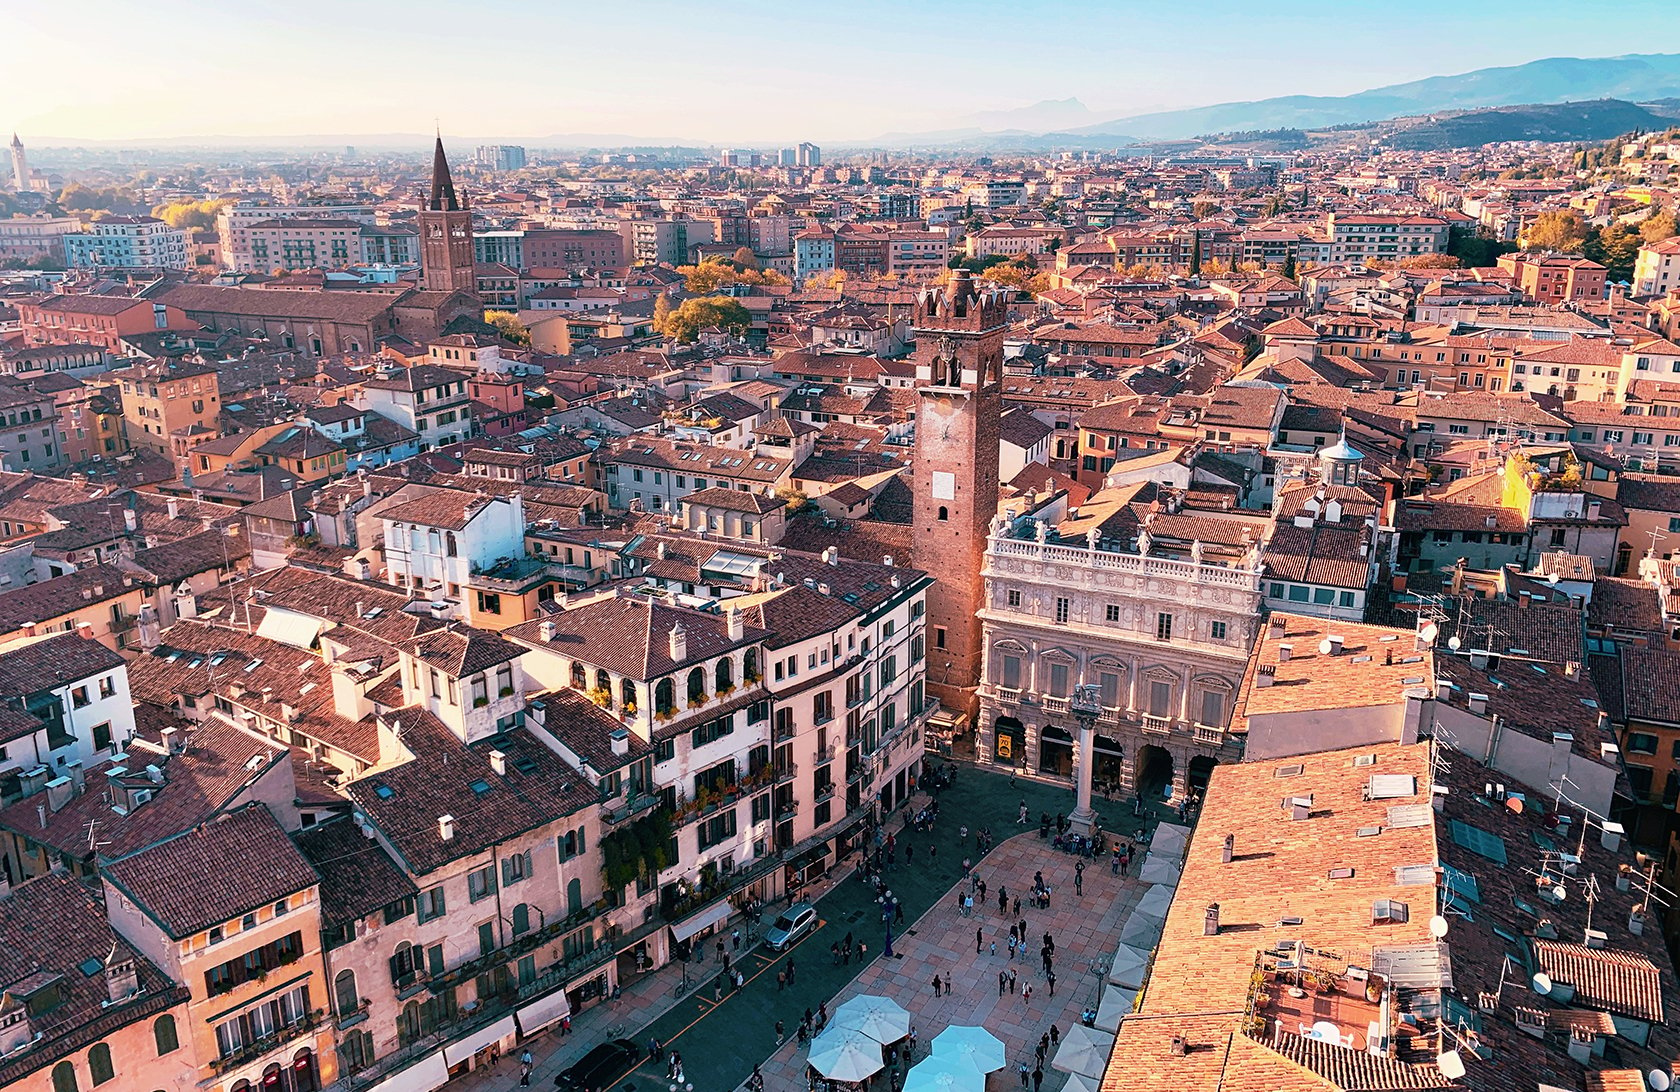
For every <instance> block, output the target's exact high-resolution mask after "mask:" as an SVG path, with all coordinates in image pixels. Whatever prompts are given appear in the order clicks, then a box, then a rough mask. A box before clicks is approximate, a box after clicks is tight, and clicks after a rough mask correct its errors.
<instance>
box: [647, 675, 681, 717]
mask: <svg viewBox="0 0 1680 1092" xmlns="http://www.w3.org/2000/svg"><path fill="white" fill-rule="evenodd" d="M676 706H677V688H676V685H675V684H674V683H672V682H671V680H670V679H660V680H659V682H657V683H655V684H654V687H653V708H654V709H655V710H656V711H658V712H659V713H661V714H665V715H669V714H671V713H672V712H674V711H675V709H676Z"/></svg>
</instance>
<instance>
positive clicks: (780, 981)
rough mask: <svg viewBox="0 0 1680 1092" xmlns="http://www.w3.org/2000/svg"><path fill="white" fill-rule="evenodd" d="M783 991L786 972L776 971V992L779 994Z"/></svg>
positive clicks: (785, 982)
mask: <svg viewBox="0 0 1680 1092" xmlns="http://www.w3.org/2000/svg"><path fill="white" fill-rule="evenodd" d="M785 989H787V972H786V971H777V972H776V992H777V993H780V992H782V991H783V990H785Z"/></svg>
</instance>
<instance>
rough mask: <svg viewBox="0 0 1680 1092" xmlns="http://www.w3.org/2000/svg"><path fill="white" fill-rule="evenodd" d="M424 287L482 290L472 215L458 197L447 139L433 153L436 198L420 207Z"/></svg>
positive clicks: (441, 289)
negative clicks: (445, 151)
mask: <svg viewBox="0 0 1680 1092" xmlns="http://www.w3.org/2000/svg"><path fill="white" fill-rule="evenodd" d="M419 227H420V287H422V288H424V289H426V290H428V291H435V292H472V293H474V294H476V293H477V291H478V275H477V272H476V270H475V269H474V267H473V238H472V213H471V212H470V211H468V208H467V202H466V200H465V199H464V198H463V199H459V200H458V199H457V198H456V196H455V181H454V179H452V178H450V177H449V160H448V159H446V158H444V154H443V137H441V136H440V137H438V139H437V147H436V148H435V149H434V150H433V151H432V195H431V196H430V197H428V198H427V199H426V201H425V202H424V203H423V204H421V206H420V223H419Z"/></svg>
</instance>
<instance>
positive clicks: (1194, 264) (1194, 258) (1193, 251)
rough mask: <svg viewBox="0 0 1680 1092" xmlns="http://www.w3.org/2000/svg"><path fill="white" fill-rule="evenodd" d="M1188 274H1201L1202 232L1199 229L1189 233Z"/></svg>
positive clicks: (1195, 275)
mask: <svg viewBox="0 0 1680 1092" xmlns="http://www.w3.org/2000/svg"><path fill="white" fill-rule="evenodd" d="M1190 275H1191V276H1192V277H1199V276H1201V275H1202V233H1201V232H1199V231H1193V232H1191V233H1190Z"/></svg>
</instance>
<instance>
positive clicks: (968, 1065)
mask: <svg viewBox="0 0 1680 1092" xmlns="http://www.w3.org/2000/svg"><path fill="white" fill-rule="evenodd" d="M985 1088H986V1075H985V1074H984V1073H982V1072H980V1070H979V1068H978V1067H976V1066H975V1064H974V1063H973V1062H971V1061H969V1060H967V1059H966V1058H958V1057H955V1056H952V1055H945V1056H943V1057H941V1056H939V1055H937V1054H936V1055H933V1056H931V1057H928V1058H925V1059H923V1060H922V1061H921V1062H919V1063H917V1064H916V1065H915V1066H913V1067H911V1069H910V1072H909V1073H907V1074H905V1076H904V1092H985Z"/></svg>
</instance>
